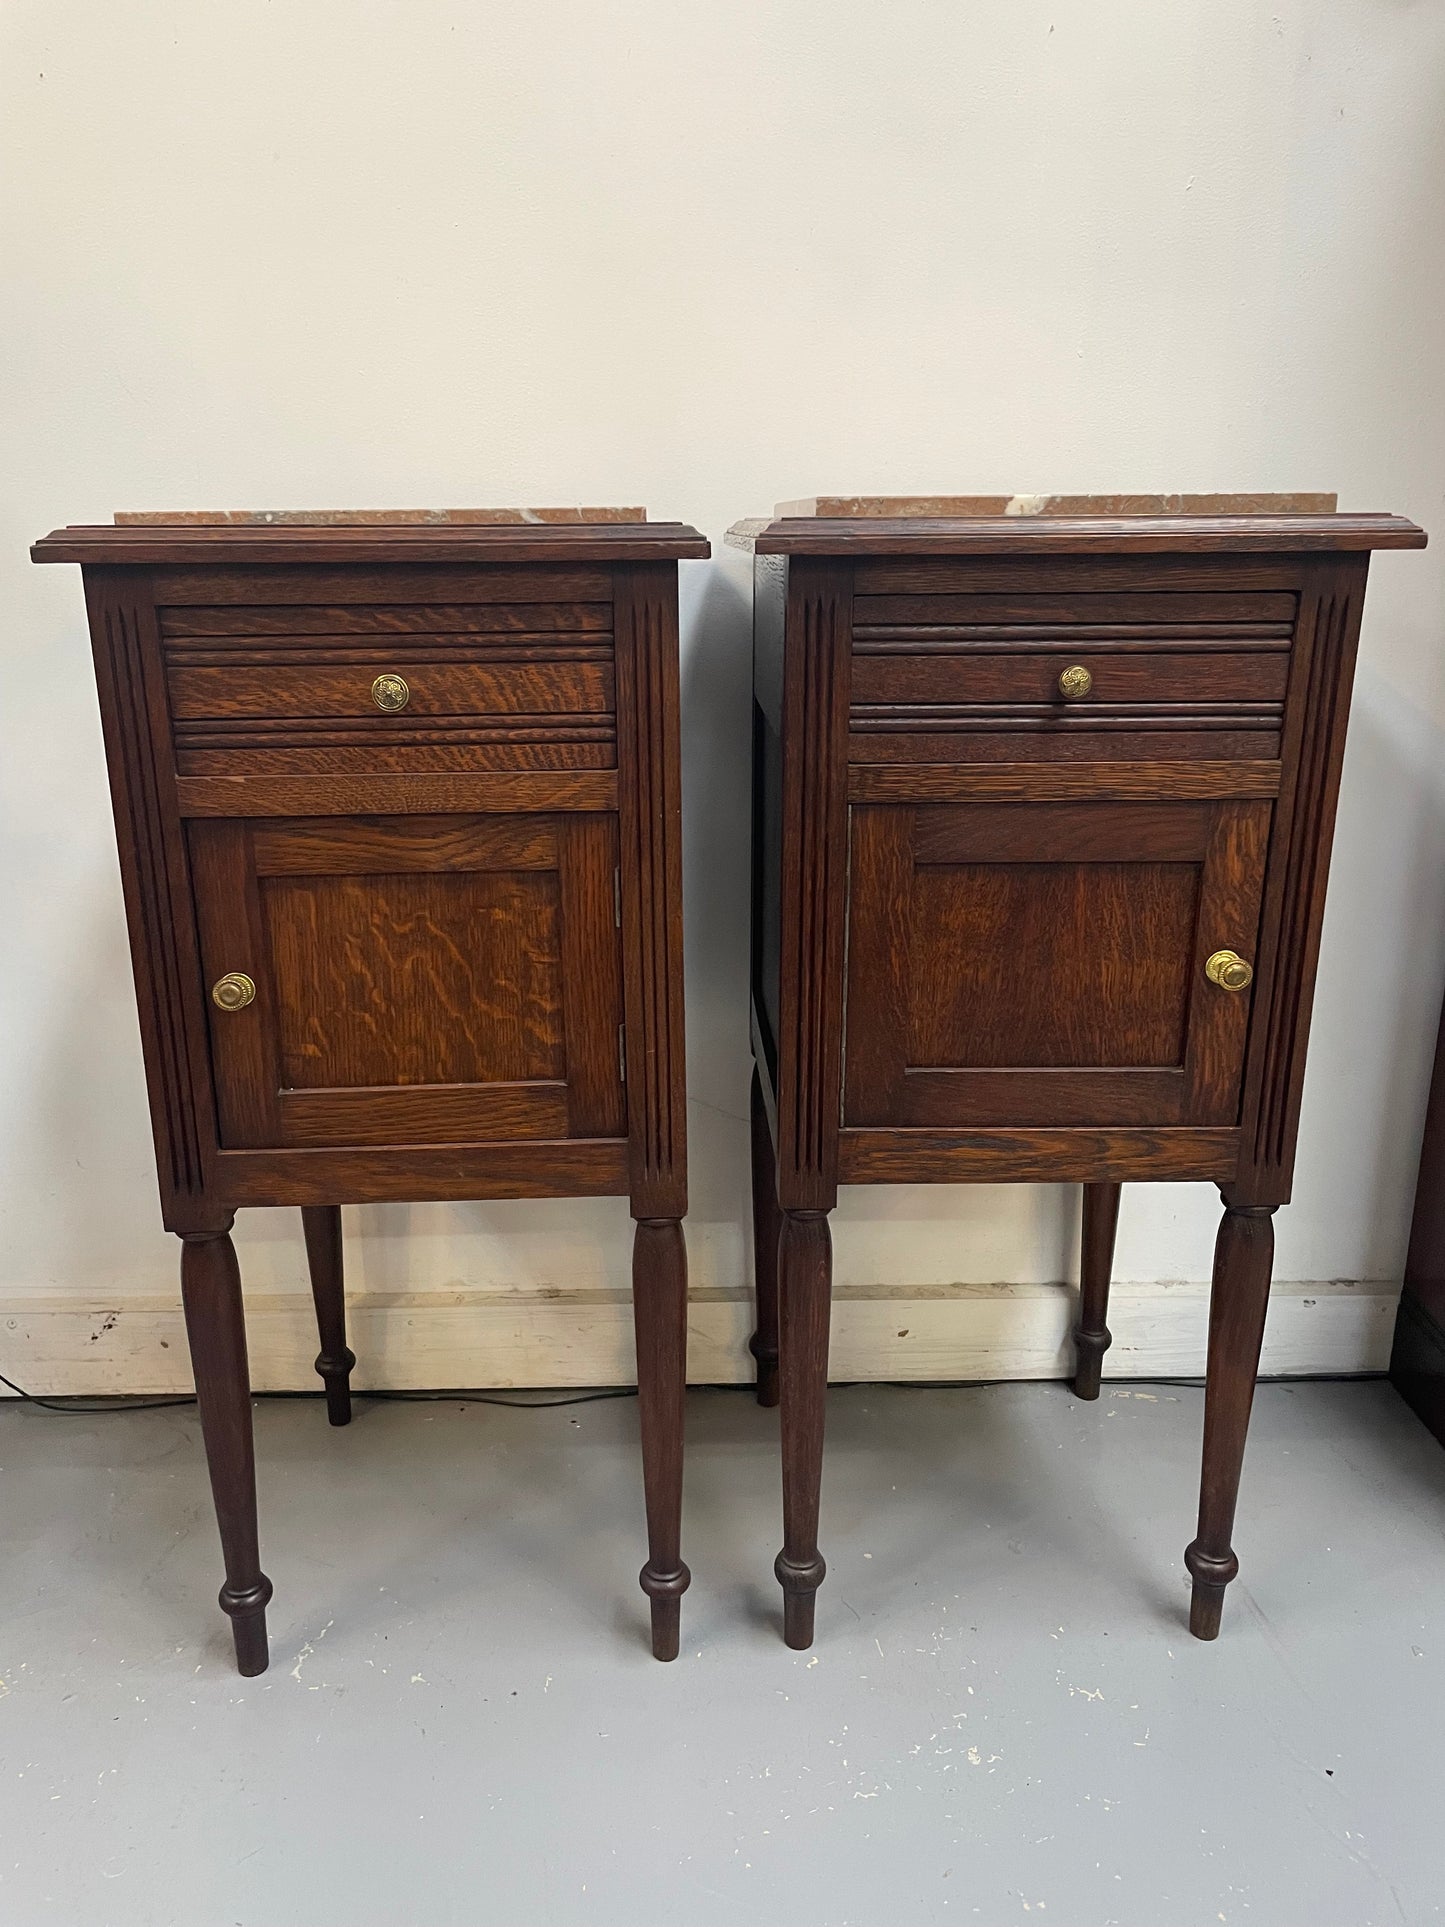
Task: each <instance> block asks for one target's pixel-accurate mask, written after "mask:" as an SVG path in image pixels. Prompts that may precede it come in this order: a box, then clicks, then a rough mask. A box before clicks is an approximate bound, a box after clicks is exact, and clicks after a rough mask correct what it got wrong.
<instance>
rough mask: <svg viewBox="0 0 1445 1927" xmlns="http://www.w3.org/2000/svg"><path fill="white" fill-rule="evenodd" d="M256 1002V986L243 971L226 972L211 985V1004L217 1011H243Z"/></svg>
mask: <svg viewBox="0 0 1445 1927" xmlns="http://www.w3.org/2000/svg"><path fill="white" fill-rule="evenodd" d="M255 1001H256V986H255V985H254V984H253V983H252V982H251V979H250V978H249V977H248V976H247V975H246V973H245V971H244V970H228V971H227V972H226V974H225V976H224V977H218V978H217V979H216V981H215V982H214V983H213V984H212V985H211V1002H212V1003H213V1004H215V1005H216V1007H217V1009H219V1010H244V1009H245V1008H246V1006H247V1004H254V1003H255Z"/></svg>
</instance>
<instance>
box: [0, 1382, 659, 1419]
mask: <svg viewBox="0 0 1445 1927" xmlns="http://www.w3.org/2000/svg"><path fill="white" fill-rule="evenodd" d="M0 1385H8V1386H9V1388H10V1390H11V1391H12V1392H14V1394H15V1396H16V1397H17V1398H19V1399H23V1400H24V1402H25V1403H26V1404H27V1405H34V1406H36V1407H38V1409H39V1410H40V1411H42V1412H58V1413H59V1414H60V1415H61V1417H62V1418H65V1417H72V1418H108V1417H110V1416H111V1415H112V1414H118V1413H121V1412H162V1411H165V1410H167V1409H168V1408H169V1407H171V1406H173V1405H194V1404H195V1402H196V1395H195V1393H194V1392H191V1393H189V1394H182V1395H180V1396H178V1397H176V1398H132V1399H115V1400H112V1401H110V1402H108V1403H105V1404H96V1403H95V1402H94V1401H92V1400H86V1399H64V1400H60V1399H51V1398H41V1396H40V1394H39V1393H38V1392H27V1391H26V1389H25V1387H24V1386H23V1385H17V1384H16V1383H15V1380H14V1379H13V1378H7V1377H6V1376H5V1374H4V1372H0ZM353 1396H354V1397H356V1398H375V1399H394V1400H398V1401H410V1402H412V1403H416V1404H424V1403H427V1402H431V1403H437V1402H441V1403H444V1404H447V1403H449V1404H454V1405H501V1406H506V1407H508V1408H509V1409H511V1410H512V1411H523V1412H527V1411H535V1410H538V1409H542V1408H550V1407H552V1406H557V1405H590V1404H592V1403H593V1402H594V1401H595V1400H597V1399H604V1398H636V1397H637V1387H636V1386H635V1385H618V1386H612V1387H609V1388H608V1389H606V1390H604V1391H597V1392H578V1393H576V1394H571V1393H569V1394H568V1396H567V1397H566V1398H503V1397H500V1396H499V1395H498V1394H497V1393H495V1392H356V1393H354V1394H353ZM256 1397H257V1398H324V1397H325V1393H324V1392H319V1391H318V1392H258V1393H256Z"/></svg>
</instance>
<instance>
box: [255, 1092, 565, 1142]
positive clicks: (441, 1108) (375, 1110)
mask: <svg viewBox="0 0 1445 1927" xmlns="http://www.w3.org/2000/svg"><path fill="white" fill-rule="evenodd" d="M283 1133H284V1139H285V1142H286V1144H287V1145H295V1146H304V1145H308V1144H314V1145H322V1146H325V1145H338V1144H345V1145H362V1144H378V1145H379V1144H450V1143H464V1144H484V1143H486V1142H487V1141H488V1140H489V1139H492V1138H505V1139H509V1140H510V1139H513V1138H558V1137H565V1136H567V1135H568V1117H567V1087H566V1085H565V1084H563V1083H561V1082H560V1081H553V1082H548V1081H546V1080H537V1081H534V1082H532V1083H525V1084H501V1083H497V1084H486V1085H477V1084H462V1085H453V1086H448V1085H445V1084H418V1085H415V1086H412V1087H410V1088H408V1087H407V1086H405V1085H400V1086H398V1085H385V1086H382V1087H380V1088H378V1089H375V1090H368V1089H365V1088H361V1089H355V1090H334V1089H326V1090H292V1091H288V1092H287V1094H286V1101H285V1107H284V1118H283Z"/></svg>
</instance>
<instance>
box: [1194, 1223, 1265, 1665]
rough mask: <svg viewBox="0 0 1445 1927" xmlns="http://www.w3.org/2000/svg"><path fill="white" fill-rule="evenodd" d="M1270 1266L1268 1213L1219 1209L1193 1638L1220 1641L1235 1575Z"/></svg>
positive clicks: (1211, 1313)
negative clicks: (1238, 1507) (1237, 1518)
mask: <svg viewBox="0 0 1445 1927" xmlns="http://www.w3.org/2000/svg"><path fill="white" fill-rule="evenodd" d="M1273 1262H1274V1207H1273V1206H1272V1205H1232V1204H1228V1203H1226V1209H1225V1213H1224V1219H1223V1222H1222V1223H1221V1224H1220V1227H1219V1236H1218V1238H1217V1239H1216V1241H1215V1245H1214V1286H1213V1290H1212V1291H1211V1293H1210V1299H1209V1375H1208V1380H1207V1382H1206V1386H1205V1392H1204V1467H1203V1473H1202V1475H1201V1478H1200V1484H1199V1534H1198V1537H1197V1538H1196V1539H1195V1541H1194V1543H1193V1544H1192V1545H1191V1546H1190V1547H1189V1549H1188V1550H1187V1551H1186V1553H1185V1554H1184V1563H1185V1565H1186V1566H1187V1567H1188V1568H1189V1572H1190V1576H1191V1577H1192V1578H1193V1580H1194V1596H1193V1600H1192V1602H1191V1604H1190V1608H1189V1630H1190V1632H1192V1633H1193V1634H1194V1636H1195V1638H1196V1639H1217V1638H1218V1637H1219V1618H1220V1614H1221V1612H1222V1611H1223V1607H1224V1589H1225V1587H1226V1586H1227V1585H1228V1584H1229V1582H1230V1580H1231V1579H1233V1577H1234V1576H1235V1574H1236V1573H1237V1572H1238V1571H1239V1561H1238V1559H1236V1558H1235V1556H1234V1549H1233V1547H1232V1546H1231V1545H1230V1543H1229V1540H1230V1534H1231V1533H1232V1532H1233V1530H1234V1507H1235V1502H1236V1501H1237V1499H1238V1497H1239V1473H1240V1468H1241V1466H1242V1465H1243V1463H1244V1439H1245V1433H1246V1432H1247V1431H1248V1429H1249V1408H1250V1406H1251V1405H1252V1404H1253V1403H1254V1381H1255V1376H1256V1374H1257V1373H1258V1371H1259V1348H1260V1346H1261V1344H1262V1343H1263V1341H1264V1317H1265V1312H1266V1310H1267V1308H1268V1306H1269V1277H1270V1267H1271V1265H1272V1264H1273Z"/></svg>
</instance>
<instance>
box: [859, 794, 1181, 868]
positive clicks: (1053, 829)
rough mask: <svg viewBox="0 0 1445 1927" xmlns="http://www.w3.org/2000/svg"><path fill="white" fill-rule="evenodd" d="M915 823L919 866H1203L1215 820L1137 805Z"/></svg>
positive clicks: (998, 808)
mask: <svg viewBox="0 0 1445 1927" xmlns="http://www.w3.org/2000/svg"><path fill="white" fill-rule="evenodd" d="M870 814H872V812H870ZM900 814H901V812H900ZM913 820H914V824H915V828H914V833H913V859H914V861H915V862H916V863H920V864H923V863H1061V862H1062V863H1130V862H1136V861H1140V860H1150V861H1153V862H1155V863H1200V862H1202V861H1203V859H1204V853H1205V850H1206V848H1207V847H1208V842H1209V835H1210V828H1211V825H1212V823H1213V820H1214V816H1213V812H1212V811H1211V810H1210V809H1209V808H1208V807H1207V806H1205V805H1204V804H1202V803H1201V804H1198V805H1196V806H1195V807H1194V808H1193V809H1191V808H1190V807H1189V806H1188V805H1187V804H1180V803H1158V804H1153V805H1151V804H1148V803H1135V804H1133V805H1131V806H1130V807H1129V808H1128V809H1124V810H1102V809H1084V810H1081V809H1076V808H1074V807H1073V806H1071V805H1070V804H1067V803H1039V804H1035V805H1033V806H1032V807H1031V808H1028V809H1022V810H1021V809H1018V808H1016V807H1014V806H1013V805H1012V804H1007V803H972V804H969V805H968V806H967V807H965V808H960V809H946V808H945V809H931V810H920V811H918V813H917V816H916V817H915V818H914V819H913Z"/></svg>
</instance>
